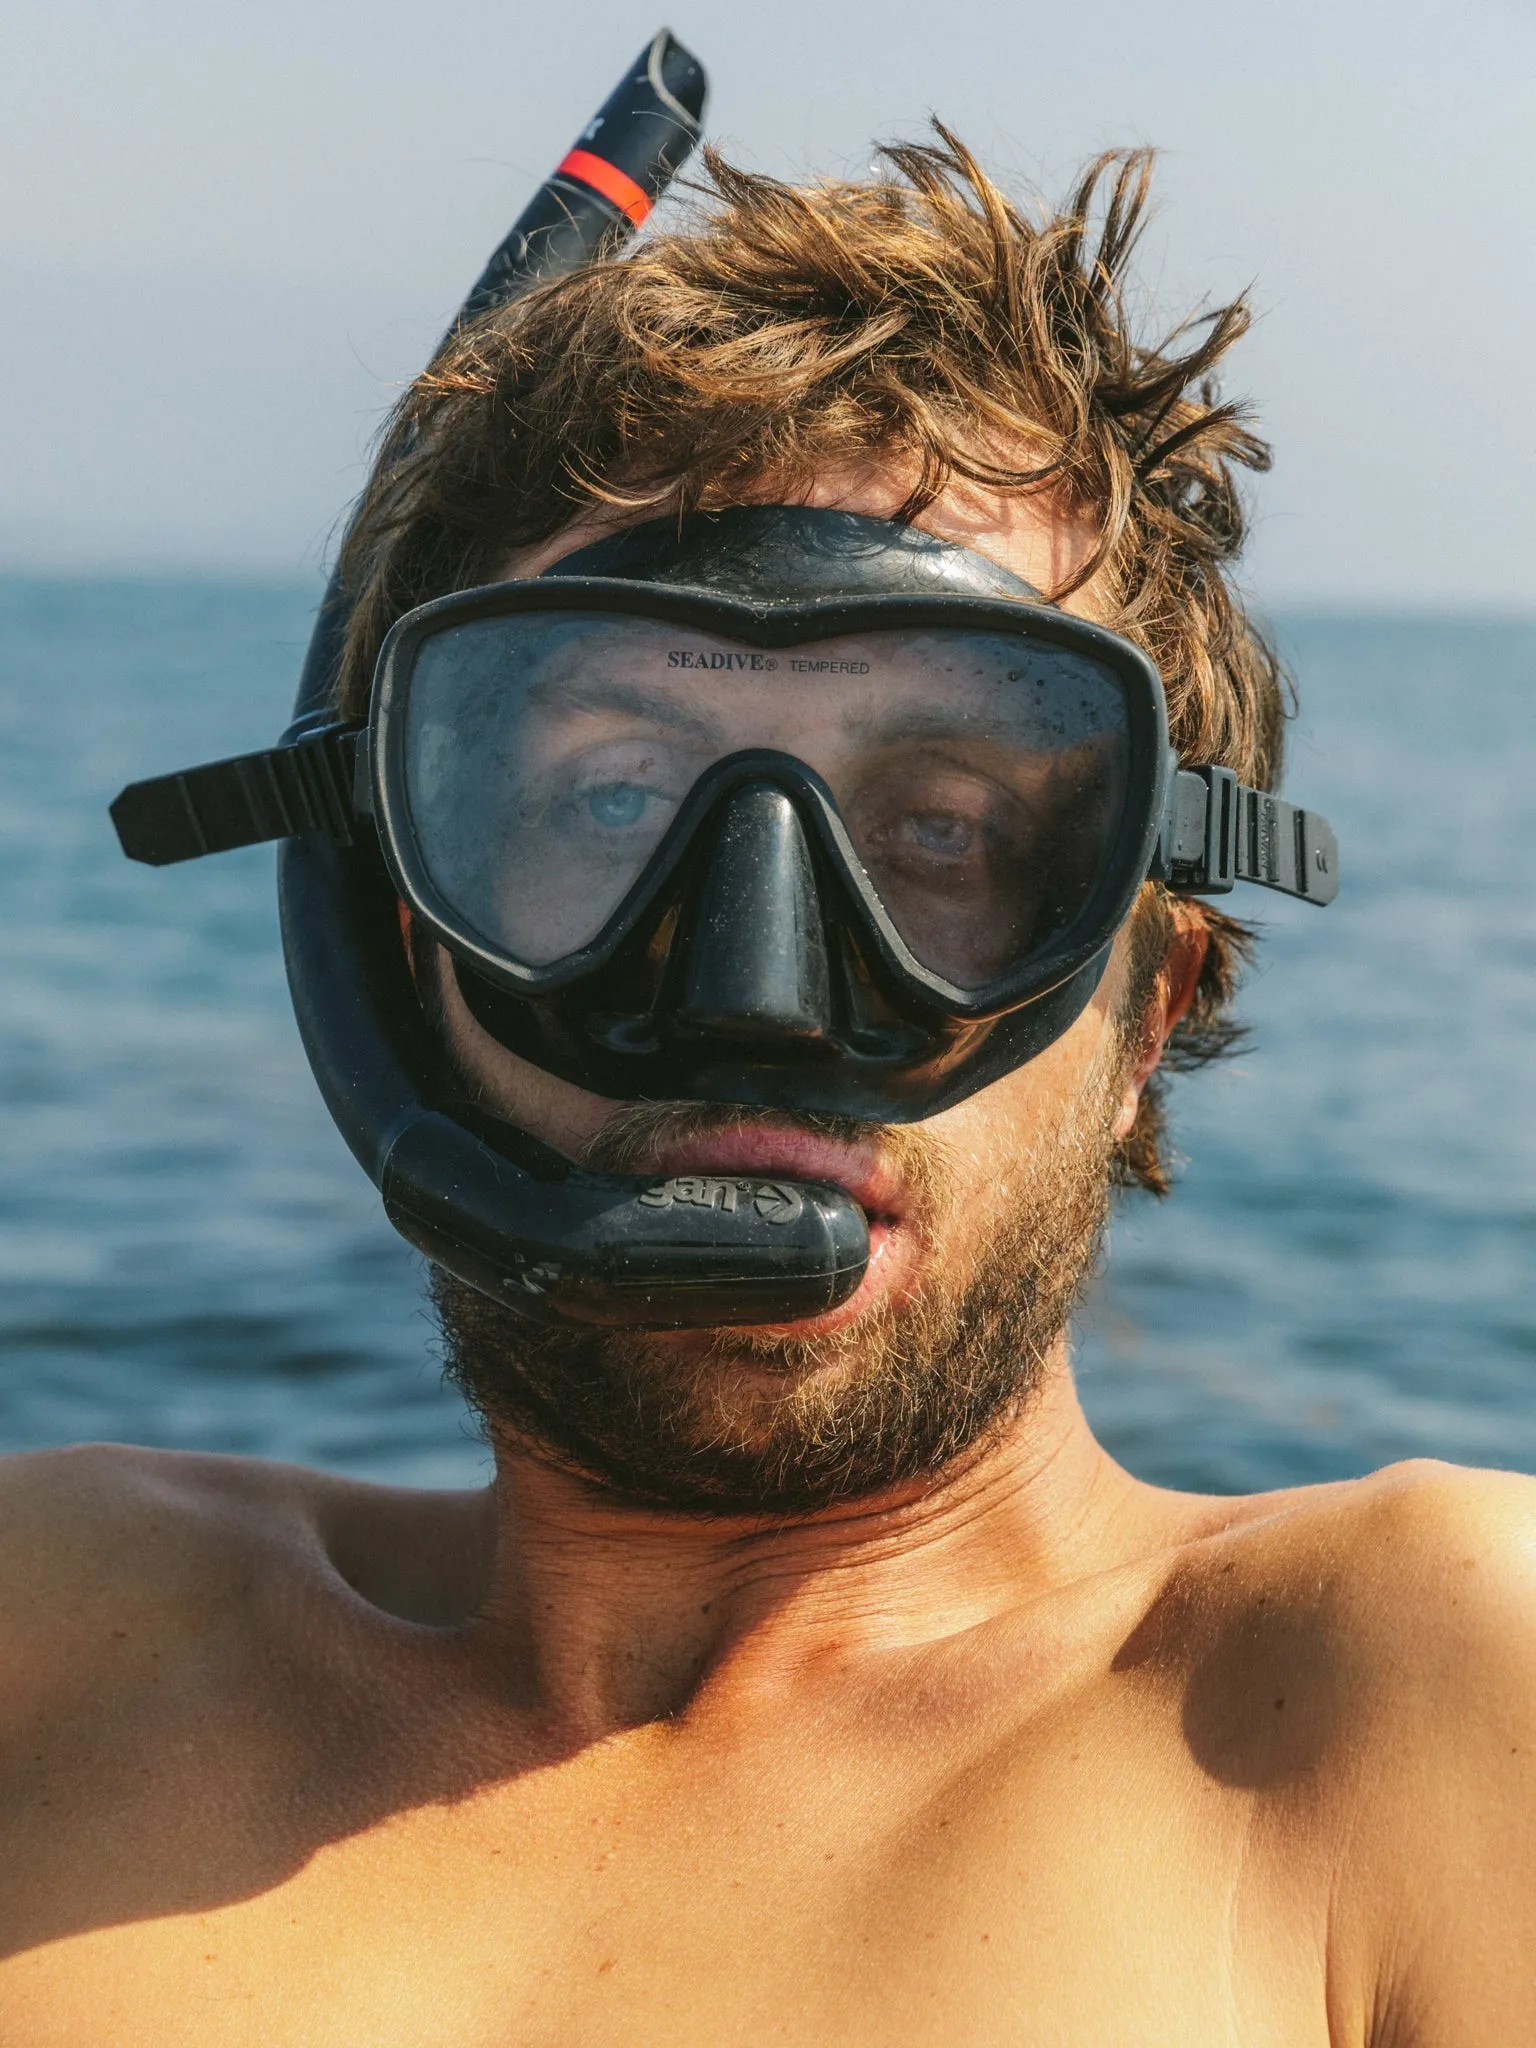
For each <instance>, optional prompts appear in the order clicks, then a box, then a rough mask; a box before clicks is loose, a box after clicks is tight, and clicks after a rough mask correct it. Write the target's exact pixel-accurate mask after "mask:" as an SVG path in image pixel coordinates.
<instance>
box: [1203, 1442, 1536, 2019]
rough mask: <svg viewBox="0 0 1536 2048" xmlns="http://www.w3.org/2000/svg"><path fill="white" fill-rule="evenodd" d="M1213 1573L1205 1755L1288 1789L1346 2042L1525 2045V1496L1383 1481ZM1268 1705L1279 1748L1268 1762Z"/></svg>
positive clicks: (1302, 1509) (1243, 1548) (1523, 1486)
mask: <svg viewBox="0 0 1536 2048" xmlns="http://www.w3.org/2000/svg"><path fill="white" fill-rule="evenodd" d="M1254 1505H1255V1506H1259V1505H1260V1504H1254ZM1223 1553H1225V1555H1224V1556H1223ZM1210 1554H1211V1556H1212V1557H1213V1558H1215V1557H1221V1559H1222V1561H1221V1563H1220V1565H1218V1566H1215V1567H1214V1570H1215V1571H1216V1572H1217V1573H1218V1574H1221V1573H1225V1574H1226V1576H1227V1577H1228V1579H1229V1581H1230V1582H1231V1583H1233V1585H1234V1587H1235V1588H1237V1587H1240V1589H1241V1590H1240V1591H1235V1592H1234V1595H1233V1596H1232V1600H1231V1603H1230V1604H1228V1603H1226V1602H1223V1601H1221V1600H1219V1599H1218V1600H1216V1601H1215V1602H1213V1603H1212V1604H1213V1605H1214V1606H1215V1607H1217V1608H1218V1609H1220V1610H1222V1611H1223V1612H1224V1614H1225V1624H1224V1626H1223V1628H1222V1629H1221V1630H1220V1631H1218V1634H1219V1637H1220V1640H1221V1641H1222V1643H1223V1644H1224V1646H1225V1662H1224V1664H1222V1666H1221V1671H1220V1676H1219V1680H1218V1683H1217V1684H1216V1685H1215V1686H1214V1687H1208V1700H1207V1707H1208V1712H1207V1716H1206V1726H1207V1727H1208V1729H1210V1730H1211V1731H1212V1734H1213V1742H1214V1750H1215V1753H1217V1754H1219V1755H1223V1756H1225V1757H1227V1758H1229V1759H1231V1758H1235V1759H1238V1760H1240V1761H1242V1760H1246V1761H1248V1762H1249V1763H1253V1762H1254V1761H1255V1760H1257V1761H1259V1762H1263V1761H1266V1760H1267V1761H1268V1762H1270V1763H1271V1764H1273V1763H1274V1762H1275V1761H1276V1759H1279V1758H1282V1757H1283V1758H1285V1759H1286V1760H1287V1762H1288V1763H1289V1764H1290V1765H1291V1766H1294V1768H1289V1769H1282V1770H1277V1771H1276V1772H1275V1773H1274V1776H1273V1778H1272V1780H1271V1781H1270V1782H1272V1783H1273V1784H1274V1785H1275V1786H1276V1788H1277V1789H1278V1790H1279V1791H1280V1793H1281V1795H1282V1797H1283V1799H1284V1800H1285V1801H1286V1802H1287V1803H1288V1805H1289V1807H1290V1808H1291V1810H1293V1811H1295V1810H1300V1809H1302V1808H1306V1809H1307V1810H1308V1811H1309V1813H1310V1815H1311V1816H1312V1819H1313V1821H1314V1823H1315V1824H1316V1833H1315V1836H1314V1839H1315V1840H1316V1841H1317V1843H1318V1845H1319V1847H1320V1849H1321V1851H1322V1853H1323V1854H1324V1855H1325V1856H1326V1858H1327V1861H1328V1864H1329V1866H1330V1871H1331V1876H1330V1885H1331V1890H1332V1895H1333V1898H1334V1901H1335V1904H1334V1907H1333V1909H1332V1913H1331V1917H1330V1929H1331V1945H1332V1950H1333V1958H1334V1963H1335V1965H1336V1969H1337V1981H1338V1982H1340V1983H1347V1984H1348V1985H1349V1986H1351V1987H1352V1992H1351V1998H1350V2001H1349V2002H1351V2003H1352V2004H1353V2005H1354V2007H1355V2009H1356V2013H1357V2016H1358V2020H1359V2026H1358V2033H1356V2030H1355V2028H1354V2027H1353V2026H1351V2027H1349V2028H1348V2029H1346V2031H1347V2032H1348V2033H1349V2034H1350V2036H1351V2037H1352V2038H1360V2039H1362V2040H1365V2041H1368V2042H1379V2043H1382V2044H1388V2043H1390V2044H1391V2048H1406V2044H1413V2048H1442V2044H1443V2048H1451V2044H1453V2043H1454V2044H1456V2048H1481V2044H1485V2043H1486V2044H1488V2048H1493V2044H1494V2043H1498V2044H1500V2048H1504V2044H1507V2043H1508V2042H1510V2041H1513V2040H1532V2039H1536V1971H1533V1970H1532V1969H1531V1967H1530V1960H1529V1959H1530V1957H1531V1955H1532V1954H1533V1953H1536V1480H1532V1479H1529V1478H1525V1477H1523V1476H1520V1475H1518V1474H1512V1473H1504V1472H1489V1471H1471V1470H1466V1469H1463V1468H1459V1467H1456V1466H1450V1465H1440V1464H1435V1463H1431V1462H1415V1463H1412V1464H1407V1465H1400V1466H1394V1467H1390V1468H1388V1469H1387V1470H1385V1471H1383V1472H1380V1473H1377V1474H1375V1475H1374V1476H1373V1477H1371V1478H1369V1479H1366V1480H1361V1481H1358V1482H1355V1483H1353V1484H1350V1485H1347V1486H1340V1487H1328V1488H1320V1489H1316V1490H1315V1491H1311V1492H1303V1493H1298V1494H1295V1495H1291V1496H1277V1497H1276V1498H1275V1499H1274V1501H1273V1502H1272V1503H1270V1504H1269V1511H1268V1512H1263V1513H1255V1514H1251V1515H1244V1516H1243V1517H1241V1518H1239V1520H1238V1521H1237V1522H1235V1523H1234V1525H1233V1527H1232V1528H1231V1530H1230V1532H1229V1533H1228V1534H1226V1535H1224V1536H1222V1537H1220V1538H1218V1539H1217V1540H1216V1541H1215V1542H1214V1543H1213V1544H1212V1545H1211V1546H1210ZM1212 1569H1213V1567H1211V1566H1208V1567H1207V1572H1210V1571H1211V1570H1212ZM1208 1583H1209V1581H1208ZM1220 1661H1221V1660H1220V1659H1219V1658H1218V1662H1220ZM1265 1694H1270V1695H1272V1700H1266V1698H1265V1697H1264V1695H1265ZM1234 1697H1242V1698H1245V1699H1246V1702H1247V1709H1246V1712H1238V1713H1234V1712H1233V1708H1232V1701H1233V1698H1234ZM1282 1701H1283V1702H1284V1709H1283V1710H1282V1707H1281V1702H1282ZM1266 1705H1267V1706H1268V1719H1269V1721H1270V1722H1271V1723H1275V1724H1279V1723H1282V1722H1287V1721H1289V1722H1290V1724H1291V1725H1290V1727H1289V1729H1288V1730H1287V1733H1286V1735H1285V1736H1284V1737H1282V1736H1280V1735H1279V1734H1278V1733H1277V1732H1276V1731H1275V1730H1274V1729H1271V1730H1270V1731H1268V1741H1267V1746H1266V1745H1265V1743H1264V1742H1263V1741H1260V1740H1258V1739H1257V1738H1256V1736H1255V1729H1256V1726H1257V1723H1258V1722H1259V1721H1260V1720H1261V1719H1262V1718H1263V1712H1262V1710H1263V1709H1264V1707H1265V1706H1266ZM1293 1709H1296V1710H1299V1711H1297V1712H1295V1713H1294V1714H1293V1712H1292V1710H1293ZM1189 1725H1195V1726H1198V1725H1199V1720H1198V1716H1197V1717H1195V1720H1194V1721H1193V1722H1192V1723H1190V1724H1189ZM1223 1742H1224V1743H1225V1744H1226V1748H1225V1749H1223V1748H1222V1746H1221V1745H1222V1743H1223ZM1245 1745H1246V1746H1245ZM1287 1745H1289V1747H1287ZM1252 1782H1254V1783H1255V1784H1258V1783H1261V1782H1263V1778H1262V1773H1260V1774H1259V1775H1256V1776H1255V1777H1254V1778H1253V1780H1252Z"/></svg>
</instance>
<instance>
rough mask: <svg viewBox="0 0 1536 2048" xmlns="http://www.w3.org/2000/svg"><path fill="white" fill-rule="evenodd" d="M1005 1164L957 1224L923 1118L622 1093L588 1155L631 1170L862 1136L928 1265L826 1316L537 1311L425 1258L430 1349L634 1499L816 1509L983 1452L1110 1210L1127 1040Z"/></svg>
mask: <svg viewBox="0 0 1536 2048" xmlns="http://www.w3.org/2000/svg"><path fill="white" fill-rule="evenodd" d="M1112 1050H1113V1053H1114V1055H1115V1056H1114V1057H1113V1058H1111V1059H1109V1060H1107V1061H1105V1062H1103V1063H1102V1064H1101V1065H1100V1066H1099V1067H1098V1068H1097V1069H1096V1071H1095V1072H1094V1073H1093V1074H1092V1075H1090V1077H1089V1080H1088V1082H1087V1083H1086V1085H1085V1086H1084V1088H1083V1089H1082V1091H1081V1093H1080V1095H1079V1097H1078V1100H1077V1102H1076V1103H1075V1104H1074V1105H1073V1109H1072V1112H1071V1114H1070V1115H1069V1116H1067V1117H1066V1118H1065V1119H1064V1121H1063V1122H1062V1124H1061V1125H1060V1126H1058V1128H1057V1129H1056V1130H1054V1131H1053V1132H1051V1133H1049V1134H1048V1135H1046V1136H1043V1137H1042V1138H1041V1140H1040V1141H1039V1142H1038V1143H1037V1145H1036V1148H1035V1150H1034V1151H1033V1153H1032V1154H1031V1156H1030V1157H1029V1158H1028V1159H1026V1160H1023V1161H1019V1162H1011V1163H1010V1168H1009V1172H1008V1189H1009V1214H1008V1216H1007V1218H1006V1219H1005V1220H1004V1221H1003V1222H1002V1223H1001V1224H1000V1225H998V1226H997V1227H995V1228H994V1229H992V1230H991V1231H990V1232H988V1233H987V1234H985V1235H980V1236H978V1234H977V1233H976V1231H975V1228H974V1226H973V1227H972V1230H971V1232H970V1241H969V1242H967V1232H966V1228H965V1225H964V1221H963V1219H962V1217H961V1216H960V1214H959V1204H958V1202H957V1200H956V1197H955V1193H954V1191H955V1190H956V1189H957V1188H958V1187H960V1186H962V1185H963V1184H964V1183H963V1180H962V1176H961V1172H960V1169H959V1167H958V1165H957V1163H956V1162H955V1161H954V1160H953V1158H952V1156H951V1153H950V1149H949V1147H948V1146H947V1145H946V1144H945V1142H944V1141H943V1140H942V1139H941V1138H940V1137H938V1136H937V1135H936V1134H934V1133H932V1132H928V1131H924V1130H923V1129H922V1128H920V1127H918V1128H912V1127H904V1126H884V1127H874V1128H873V1129H872V1127H871V1126H870V1125H869V1124H867V1123H860V1122H857V1121H855V1120H854V1119H852V1118H846V1117H834V1116H809V1115H807V1116H786V1115H785V1113H784V1112H782V1111H765V1110H757V1109H751V1108H741V1107H736V1106H725V1105H721V1106H716V1105H700V1104H697V1103H641V1104H636V1105H630V1106H625V1107H621V1108H619V1109H617V1110H616V1111H615V1112H614V1114H613V1115H612V1116H611V1117H610V1118H609V1119H608V1121H607V1122H606V1123H605V1125H604V1126H603V1128H602V1131H601V1132H600V1133H599V1135H598V1138H597V1140H596V1141H595V1143H594V1144H593V1146H592V1147H591V1148H590V1150H589V1151H588V1153H587V1155H586V1163H587V1164H589V1165H592V1166H596V1167H600V1168H606V1169H615V1170H628V1171H635V1170H643V1169H644V1168H646V1167H647V1166H649V1165H651V1164H652V1163H653V1161H654V1159H655V1158H656V1157H657V1156H659V1154H660V1153H661V1151H662V1150H663V1148H664V1147H666V1146H668V1145H670V1144H675V1143H677V1142H678V1141H679V1140H683V1139H693V1138H697V1137H699V1136H703V1135H712V1134H715V1133H719V1132H725V1131H739V1130H741V1129H743V1128H752V1127H754V1126H763V1127H767V1128H772V1129H778V1130H782V1129H783V1128H784V1126H785V1124H786V1123H789V1124H793V1125H798V1126H799V1127H801V1128H804V1129H808V1130H813V1131H815V1132H817V1133H818V1134H820V1135H822V1136H826V1137H831V1138H839V1139H844V1140H847V1141H849V1142H857V1143H859V1144H861V1145H863V1146H868V1145H869V1143H870V1142H871V1139H872V1138H873V1139H875V1140H877V1141H878V1144H879V1147H880V1150H881V1154H882V1156H883V1157H884V1158H885V1159H886V1160H888V1161H889V1162H890V1163H891V1164H892V1165H893V1166H894V1167H895V1168H896V1169H897V1171H898V1172H899V1173H900V1175H901V1179H902V1183H903V1187H904V1194H905V1201H906V1207H905V1209H904V1212H903V1215H902V1219H901V1221H902V1227H903V1229H905V1230H909V1231H911V1232H913V1233H914V1234H915V1236H916V1239H917V1250H918V1254H919V1257H918V1261H917V1263H918V1265H919V1266H920V1268H921V1270H922V1271H923V1273H924V1275H925V1277H924V1278H923V1279H921V1281H920V1282H919V1283H918V1284H917V1285H916V1286H915V1288H913V1289H912V1290H910V1291H909V1292H907V1293H906V1294H905V1295H903V1296H899V1297H896V1296H893V1295H892V1293H891V1292H890V1291H889V1290H887V1291H884V1292H882V1293H881V1294H880V1295H879V1296H878V1297H877V1299H876V1300H875V1302H874V1303H873V1304H872V1305H871V1306H870V1307H869V1308H868V1309H866V1310H865V1311H864V1312H863V1313H862V1314H860V1315H858V1316H857V1317H856V1318H855V1319H854V1320H853V1321H851V1322H850V1323H848V1324H846V1325H844V1326H843V1327H841V1328H839V1329H836V1330H834V1331H832V1332H830V1333H827V1334H813V1335H809V1336H806V1337H796V1336H794V1335H793V1334H792V1331H791V1332H786V1330H785V1329H784V1328H779V1329H756V1330H754V1329H750V1328H748V1329H740V1328H722V1329H718V1330H713V1331H686V1332H655V1331H640V1330H634V1331H625V1330H620V1331H614V1330H600V1331H599V1330H581V1329H539V1328H535V1327H533V1326H532V1325H530V1324H528V1323H526V1322H523V1321H521V1320H520V1319H519V1318H518V1317H516V1316H515V1315H513V1314H512V1313H511V1312H510V1311H508V1310H507V1309H506V1308H505V1307H503V1306H502V1305H501V1304H500V1303H498V1302H495V1301H492V1300H491V1299H489V1298H488V1297H487V1296H485V1295H482V1294H480V1293H478V1292H477V1291H476V1290H475V1289H473V1288H471V1287H469V1286H468V1285H466V1284H465V1283H464V1282H463V1281H461V1280H458V1279H457V1278H455V1277H454V1276H453V1275H451V1274H449V1273H447V1272H445V1271H443V1270H442V1269H441V1268H435V1269H434V1271H433V1276H432V1281H431V1288H432V1296H433V1301H434V1303H435V1306H436V1309H437V1313H438V1318H439V1321H440V1324H441V1329H442V1335H443V1345H444V1355H445V1365H446V1369H447V1372H448V1375H449V1377H450V1378H451V1379H452V1380H454V1381H455V1382H456V1383H457V1384H458V1386H459V1387H460V1388H461V1389H462V1391H463V1392H464V1394H465V1395H466V1397H467V1398H468V1400H469V1402H470V1403H471V1405H472V1406H473V1407H474V1408H475V1409H477V1410H478V1411H479V1413H480V1415H481V1416H482V1417H483V1419H484V1421H485V1423H486V1425H487V1427H488V1429H489V1431H490V1433H491V1435H492V1437H493V1439H497V1440H500V1441H501V1442H503V1443H504V1444H506V1445H507V1446H508V1447H509V1448H510V1447H516V1448H518V1449H521V1450H522V1451H524V1452H526V1453H528V1454H530V1455H532V1456H534V1457H537V1458H540V1459H542V1460H544V1461H545V1462H548V1463H551V1464H554V1465H557V1466H558V1467H560V1468H561V1469H563V1470H565V1471H567V1472H569V1473H572V1474H574V1475H576V1476H578V1477H580V1478H581V1479H583V1480H585V1481H587V1482H589V1483H591V1484H593V1485H594V1486H596V1487H597V1488H598V1489H599V1490H600V1491H601V1492H603V1493H604V1494H606V1495H608V1496H610V1497H617V1498H621V1499H623V1500H626V1501H628V1502H632V1503H634V1504H636V1505H643V1506H649V1507H655V1508H661V1509H666V1510H671V1511H674V1512H678V1511H680V1512H685V1513H692V1514H696V1515H710V1516H727V1515H729V1516H741V1515H750V1516H764V1515H768V1516H784V1515H804V1514H811V1513H816V1512H818V1511H821V1510H825V1509H827V1508H830V1507H835V1506H837V1505H839V1504H841V1503H845V1502H850V1501H857V1500H861V1499H866V1498H869V1497H871V1496H874V1495H878V1494H881V1493H884V1492H887V1491H889V1490H890V1489H892V1488H894V1487H899V1486H902V1485H903V1484H906V1483H909V1482H912V1481H920V1480H922V1479H924V1478H925V1477H928V1476H931V1475H933V1474H936V1473H938V1472H939V1471H941V1470H943V1469H944V1468H945V1467H946V1466H948V1465H951V1464H952V1463H953V1462H954V1461H955V1460H957V1459H959V1458H961V1457H962V1456H963V1455H964V1454H965V1453H967V1452H969V1451H973V1450H979V1449H981V1448H983V1447H984V1446H985V1444H986V1443H987V1442H989V1441H990V1440H992V1439H994V1438H995V1437H996V1436H998V1435H999V1434H1001V1433H1002V1432H1003V1431H1004V1430H1005V1429H1006V1428H1007V1427H1008V1426H1009V1425H1010V1424H1011V1423H1012V1422H1013V1421H1014V1420H1015V1419H1016V1418H1017V1417H1018V1415H1019V1414H1020V1413H1021V1412H1022V1410H1023V1409H1024V1408H1025V1407H1026V1405H1027V1404H1028V1402H1029V1401H1030V1399H1031V1397H1032V1396H1033V1395H1034V1394H1035V1392H1036V1391H1037V1390H1038V1388H1039V1386H1040V1385H1041V1383H1042V1381H1043V1379H1044V1377H1045V1375H1046V1373H1047V1372H1048V1370H1049V1369H1050V1366H1051V1361H1052V1356H1053V1353H1054V1351H1055V1349H1056V1346H1057V1343H1058V1340H1059V1339H1060V1338H1061V1336H1062V1334H1063V1332H1064V1331H1065V1329H1066V1326H1067V1322H1068V1319H1069V1317H1070V1315H1071V1313H1072V1310H1073V1308H1074V1306H1075V1305H1076V1303H1077V1301H1078V1299H1079V1297H1080V1295H1081V1292H1082V1289H1083V1286H1084V1284H1085V1282H1086V1280H1087V1279H1088V1277H1089V1276H1090V1274H1091V1273H1092V1271H1093V1269H1094V1267H1095V1265H1096V1262H1097V1256H1098V1251H1099V1247H1100V1245H1101V1243H1102V1240H1103V1234H1104V1227H1105V1224H1106V1222H1107V1219H1108V1214H1109V1204H1110V1189H1111V1185H1112V1180H1113V1172H1112V1166H1113V1161H1114V1158H1115V1153H1116V1140H1115V1137H1114V1135H1113V1130H1112V1118H1113V1112H1114V1107H1115V1105H1116V1103H1117V1102H1118V1100H1119V1097H1120V1082H1121V1078H1122V1068H1123V1066H1124V1052H1123V1049H1122V1048H1121V1047H1120V1046H1118V1045H1114V1046H1113V1047H1112Z"/></svg>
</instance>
